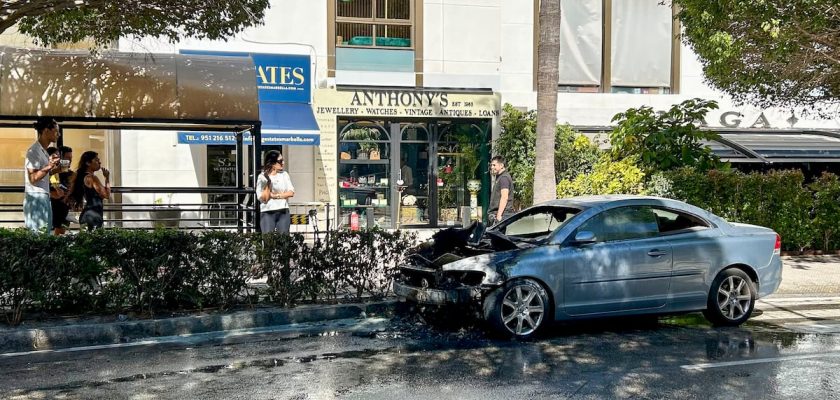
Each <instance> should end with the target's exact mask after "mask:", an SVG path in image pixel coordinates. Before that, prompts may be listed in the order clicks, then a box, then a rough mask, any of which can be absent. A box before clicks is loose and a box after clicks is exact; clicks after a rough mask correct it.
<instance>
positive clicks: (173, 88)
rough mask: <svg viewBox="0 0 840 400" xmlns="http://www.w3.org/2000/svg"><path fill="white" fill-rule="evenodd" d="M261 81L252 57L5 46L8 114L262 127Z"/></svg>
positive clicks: (2, 87)
mask: <svg viewBox="0 0 840 400" xmlns="http://www.w3.org/2000/svg"><path fill="white" fill-rule="evenodd" d="M254 75H255V69H254V63H253V61H252V60H251V59H250V58H249V57H218V56H206V55H180V54H150V53H119V52H111V51H101V52H99V53H97V54H94V55H92V54H90V53H89V52H87V51H75V50H40V49H20V48H12V47H2V46H0V114H2V115H5V116H22V117H28V116H35V115H49V116H53V117H56V118H57V119H59V121H66V120H74V119H75V120H89V119H100V120H106V119H111V120H114V119H121V120H143V121H149V120H166V121H171V122H177V121H176V120H190V121H196V120H200V121H208V122H212V121H255V120H257V87H256V84H255V81H254Z"/></svg>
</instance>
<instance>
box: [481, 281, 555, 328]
mask: <svg viewBox="0 0 840 400" xmlns="http://www.w3.org/2000/svg"><path fill="white" fill-rule="evenodd" d="M550 310H551V305H550V303H549V300H548V294H547V293H546V291H545V289H543V287H542V285H540V284H539V283H537V282H535V281H533V280H530V279H516V280H513V281H510V282H508V283H507V284H505V285H504V286H502V287H501V288H499V289H496V290H495V291H494V292H493V293H491V294H490V295H489V296H487V298H486V299H485V301H484V318H485V319H486V320H487V321H488V322H489V323H490V324H491V326H492V327H493V329H494V330H495V331H496V332H498V333H499V334H501V335H504V336H508V337H510V336H512V337H516V338H519V339H526V338H530V337H533V336H534V335H536V334H537V333H538V332H539V331H540V329H541V328H542V327H543V326H544V325H546V323H547V321H549V320H550V319H551V316H550V315H549V311H550Z"/></svg>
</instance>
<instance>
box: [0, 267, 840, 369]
mask: <svg viewBox="0 0 840 400" xmlns="http://www.w3.org/2000/svg"><path fill="white" fill-rule="evenodd" d="M782 261H783V263H784V270H783V271H782V284H781V286H780V287H779V290H778V291H776V293H774V294H773V295H771V296H770V297H768V298H767V299H771V300H772V299H780V298H786V297H832V296H840V256H837V255H824V256H785V257H782ZM398 304H399V303H398V302H397V301H396V300H388V301H381V302H375V303H368V304H341V305H312V306H300V307H295V308H292V309H279V308H264V309H259V310H256V311H239V312H231V313H202V314H201V315H190V316H186V317H174V318H165V319H155V320H129V321H123V322H118V321H115V320H114V318H113V316H111V317H108V316H105V317H98V318H88V319H84V320H80V319H77V318H67V319H64V320H57V321H49V322H40V323H32V322H26V323H24V324H22V325H21V326H19V327H16V328H11V327H6V326H2V325H0V354H4V353H13V352H24V351H37V350H50V349H61V348H67V347H74V346H94V345H108V344H115V343H132V342H138V341H142V340H143V339H148V338H179V337H180V338H183V337H186V336H190V335H197V334H205V333H210V332H236V331H241V330H253V329H261V328H268V327H279V326H287V327H289V329H287V331H294V330H295V329H297V328H296V327H297V326H299V325H300V324H306V323H317V322H326V321H337V320H348V319H357V320H359V321H361V320H362V319H365V318H369V317H371V316H387V315H389V314H391V313H393V312H394V310H395V309H396V308H397V305H398ZM299 329H301V330H303V329H306V328H303V327H301V328H299ZM348 329H352V328H348Z"/></svg>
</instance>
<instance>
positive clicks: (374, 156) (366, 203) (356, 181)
mask: <svg viewBox="0 0 840 400" xmlns="http://www.w3.org/2000/svg"><path fill="white" fill-rule="evenodd" d="M339 127H340V131H339V135H338V140H339V148H340V152H341V153H340V157H339V162H338V196H339V210H340V212H339V217H340V221H341V225H342V226H344V227H348V226H349V227H354V225H355V227H358V228H365V227H372V226H369V225H370V224H373V225H374V226H377V227H380V228H391V227H392V221H391V215H392V214H391V210H392V207H393V204H392V201H391V182H390V177H391V168H390V156H391V154H390V151H391V144H390V142H391V137H390V135H389V133H388V130H387V129H385V127H384V123H382V122H375V121H352V122H350V121H341V122H340V123H339Z"/></svg>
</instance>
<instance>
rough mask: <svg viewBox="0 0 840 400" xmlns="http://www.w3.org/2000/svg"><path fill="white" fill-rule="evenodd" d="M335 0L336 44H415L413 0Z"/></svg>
mask: <svg viewBox="0 0 840 400" xmlns="http://www.w3.org/2000/svg"><path fill="white" fill-rule="evenodd" d="M335 1H336V8H335V10H336V15H335V34H336V40H335V44H336V46H337V47H372V48H401V49H410V48H413V47H414V43H413V36H414V35H413V33H414V29H413V24H414V18H413V17H414V16H413V15H412V14H413V13H412V9H413V7H414V0H335Z"/></svg>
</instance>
